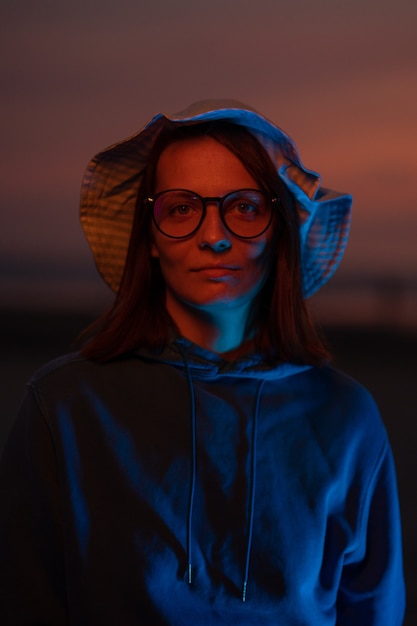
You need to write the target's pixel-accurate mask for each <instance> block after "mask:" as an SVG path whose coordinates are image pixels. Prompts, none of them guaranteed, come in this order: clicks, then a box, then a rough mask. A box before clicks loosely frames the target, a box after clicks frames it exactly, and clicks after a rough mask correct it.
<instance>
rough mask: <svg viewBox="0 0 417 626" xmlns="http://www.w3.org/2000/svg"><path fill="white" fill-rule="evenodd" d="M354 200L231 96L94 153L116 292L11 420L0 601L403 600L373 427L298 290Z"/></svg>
mask: <svg viewBox="0 0 417 626" xmlns="http://www.w3.org/2000/svg"><path fill="white" fill-rule="evenodd" d="M350 206H351V198H350V197H349V196H346V195H340V194H336V193H334V192H331V191H329V190H325V189H322V188H321V187H320V181H319V178H318V176H317V175H316V174H314V173H313V172H309V171H307V170H306V169H305V168H304V167H303V166H302V164H301V162H300V159H299V157H298V153H297V151H296V148H295V146H294V144H293V142H292V141H291V139H289V138H288V137H287V136H286V135H285V134H284V133H283V132H282V131H280V130H279V129H278V128H277V127H275V126H274V125H273V124H271V123H270V122H269V121H267V120H266V119H265V118H264V117H262V116H261V115H259V114H258V113H256V112H255V111H253V110H252V109H250V108H248V107H245V106H244V105H241V104H239V103H236V102H233V101H227V102H211V103H199V104H197V105H194V106H193V107H191V108H190V109H189V110H187V111H186V112H184V113H181V114H179V115H176V116H173V117H168V116H163V115H157V116H156V117H155V118H154V119H153V120H152V121H151V122H150V123H149V124H148V125H147V126H146V127H145V128H144V129H143V130H142V131H141V132H140V133H138V134H137V135H135V136H134V137H131V138H130V139H128V140H126V141H124V142H121V143H120V144H117V145H115V146H112V147H110V148H109V149H108V150H106V151H104V152H102V153H100V154H99V155H97V156H96V157H95V159H93V160H92V162H91V163H90V165H89V167H88V169H87V173H86V176H85V179H84V185H83V194H82V203H81V218H82V223H83V227H84V230H85V232H86V235H87V238H88V240H89V243H90V245H91V248H92V250H93V253H94V255H95V259H96V263H97V266H98V269H99V271H100V272H101V274H102V276H103V277H104V279H105V280H106V281H107V282H108V284H109V285H110V286H111V287H112V288H113V289H114V290H115V291H116V292H117V296H116V299H115V303H114V305H113V307H112V308H111V309H110V311H109V312H108V313H107V314H106V315H104V316H103V317H102V318H101V319H100V320H98V322H97V323H96V324H95V325H93V328H92V329H90V330H89V332H88V339H85V344H84V346H83V348H82V350H81V354H75V355H70V356H67V357H64V358H63V359H61V360H58V361H55V362H53V363H52V364H49V365H47V366H46V367H45V368H44V369H43V370H42V371H41V372H38V373H37V374H36V376H35V377H34V378H33V379H32V381H31V382H30V383H29V385H28V390H27V395H26V398H25V401H24V403H23V406H22V408H21V411H20V415H19V417H18V419H17V421H16V424H15V426H14V429H13V432H12V435H11V437H10V440H9V444H8V447H7V449H6V452H5V455H4V459H3V462H2V470H1V485H2V492H3V496H2V499H3V504H4V507H3V510H2V512H1V522H0V523H1V526H0V528H1V552H2V560H1V564H0V570H1V577H0V580H1V593H2V596H1V606H0V617H1V618H2V619H3V621H4V623H7V624H22V625H23V624H39V623H42V624H54V625H55V624H56V625H58V624H59V625H61V624H77V625H80V624H89V625H90V626H91V625H93V624H97V625H100V626H102V625H107V624H109V625H110V624H123V625H126V626H128V625H129V624H175V625H176V624H181V625H184V624H191V623H193V624H195V623H197V624H213V625H214V624H240V625H243V624H265V625H266V624H268V625H269V624H300V625H301V624H305V625H307V624H309V625H314V626H316V625H319V624H320V625H322V624H323V625H335V624H338V625H341V624H344V625H347V624H349V625H355V626H358V625H365V624H366V626H370V625H382V624H383V625H384V626H388V625H398V624H401V623H402V617H403V612H404V588H403V577H402V563H401V538H400V522H399V513H398V502H397V494H396V484H395V473H394V468H393V463H392V456H391V452H390V447H389V444H388V441H387V436H386V433H385V430H384V428H383V426H382V423H381V420H380V417H379V415H378V411H377V409H376V407H375V405H374V402H373V400H372V399H371V398H370V396H369V394H368V393H367V392H366V391H365V390H364V389H363V388H362V387H360V386H359V385H358V384H357V383H355V382H354V381H352V380H351V379H349V378H347V377H345V376H343V375H342V374H340V373H339V372H336V371H335V370H333V369H332V368H330V367H329V366H328V365H327V364H326V360H327V353H326V350H325V348H324V346H323V344H322V342H321V340H320V338H319V337H318V336H317V334H316V332H315V330H314V328H313V325H312V323H311V321H310V319H309V316H308V311H307V309H306V305H305V298H306V297H307V296H308V295H310V294H311V293H313V292H314V291H315V290H317V289H318V288H319V287H320V286H321V285H322V284H323V283H324V282H325V281H326V280H327V279H328V278H329V277H330V275H331V274H332V273H333V271H334V270H335V268H336V267H337V265H338V263H339V260H340V258H341V256H342V253H343V250H344V246H345V243H346V238H347V232H348V225H349V219H350ZM129 240H130V244H129V245H128V241H129ZM127 248H128V250H127ZM3 621H2V622H1V623H3Z"/></svg>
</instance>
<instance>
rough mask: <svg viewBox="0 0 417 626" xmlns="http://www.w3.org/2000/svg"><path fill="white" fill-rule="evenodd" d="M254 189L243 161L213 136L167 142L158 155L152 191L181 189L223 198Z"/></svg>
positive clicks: (252, 179) (253, 181) (253, 183)
mask: <svg viewBox="0 0 417 626" xmlns="http://www.w3.org/2000/svg"><path fill="white" fill-rule="evenodd" d="M256 186H257V183H256V181H255V179H254V178H253V176H251V174H250V173H249V172H248V170H247V169H246V167H245V165H244V164H243V163H242V161H241V160H240V159H239V158H238V157H237V156H236V155H235V154H233V152H231V151H230V150H229V149H228V148H227V147H225V146H223V145H222V144H221V143H219V142H218V141H217V140H216V139H214V138H212V137H194V138H187V139H181V140H179V141H175V142H173V143H170V144H169V145H168V146H166V148H164V150H163V151H162V152H161V154H160V157H159V159H158V161H157V165H156V171H155V192H159V191H162V190H164V189H172V188H183V189H191V190H193V191H197V192H198V193H200V194H201V195H203V194H204V195H213V194H214V195H217V194H219V193H221V194H222V195H223V194H224V193H227V192H228V191H233V190H235V189H241V188H245V187H256ZM197 187H200V189H198V188H197Z"/></svg>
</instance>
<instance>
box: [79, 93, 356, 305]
mask: <svg viewBox="0 0 417 626" xmlns="http://www.w3.org/2000/svg"><path fill="white" fill-rule="evenodd" d="M210 120H227V121H230V122H233V123H234V124H238V125H240V126H244V127H245V128H247V130H249V131H250V132H251V133H252V134H253V135H254V136H255V137H256V138H257V139H258V141H259V142H260V143H261V144H262V145H263V147H264V148H265V149H266V151H267V153H268V154H269V156H270V158H271V160H272V162H273V163H274V165H275V167H276V170H277V173H278V175H279V176H280V178H281V180H282V181H283V183H284V184H285V186H286V187H287V189H288V191H289V193H290V195H291V197H292V198H293V200H294V204H295V207H296V209H297V211H298V213H299V216H300V243H301V272H302V289H303V294H304V296H305V297H308V296H310V295H312V294H313V293H314V292H316V291H317V290H318V289H319V288H320V287H321V286H322V285H323V284H324V283H325V282H326V281H327V280H328V279H329V278H330V277H331V276H332V274H333V273H334V271H335V270H336V268H337V267H338V265H339V263H340V260H341V258H342V256H343V252H344V250H345V247H346V243H347V238H348V234H349V225H350V217H351V206H352V198H351V196H350V195H348V194H341V193H337V192H335V191H331V190H328V189H325V188H322V187H321V181H320V176H319V175H318V174H317V173H316V172H313V171H311V170H308V169H306V168H305V167H304V166H303V164H302V163H301V159H300V157H299V155H298V151H297V148H296V146H295V143H294V142H293V140H292V139H291V138H290V137H289V136H288V135H287V134H286V133H284V132H283V131H282V130H281V129H280V128H279V127H277V126H276V125H275V124H273V123H272V122H270V121H269V120H268V119H267V118H265V117H264V116H262V115H261V114H259V113H258V112H257V111H255V110H254V109H251V108H250V107H248V106H246V105H243V104H241V103H239V102H236V101H234V100H221V101H203V102H199V103H196V104H194V105H192V106H191V107H189V108H188V109H186V110H185V111H182V112H180V113H176V114H174V115H168V114H162V113H159V114H157V115H155V117H153V118H152V119H151V120H150V122H148V124H146V125H145V126H144V127H143V128H142V129H141V130H140V131H139V132H138V133H136V134H134V135H132V136H131V137H128V138H127V139H125V140H123V141H121V142H118V143H116V144H113V145H112V146H110V147H109V148H106V149H105V150H103V151H101V152H99V153H98V154H97V155H96V156H95V157H94V158H93V159H91V161H90V163H89V164H88V166H87V169H86V172H85V175H84V178H83V183H82V188H81V210H80V218H81V224H82V227H83V230H84V233H85V235H86V237H87V241H88V243H89V245H90V248H91V250H92V252H93V255H94V258H95V262H96V266H97V269H98V271H99V273H100V274H101V276H102V277H103V279H104V280H105V282H106V283H107V284H108V285H109V286H110V287H111V289H113V290H114V291H116V292H117V291H118V289H119V285H120V282H121V279H122V275H123V271H124V265H125V260H126V254H127V249H128V246H129V241H130V234H131V229H132V222H133V216H134V212H135V208H136V198H137V194H138V190H139V187H140V184H141V181H142V177H143V172H144V169H145V167H146V164H147V161H148V158H149V154H150V152H151V150H152V147H153V145H154V143H155V141H156V140H157V138H158V136H159V134H160V133H161V132H162V131H163V130H164V129H165V128H168V127H174V126H177V125H192V124H198V123H201V122H206V121H210Z"/></svg>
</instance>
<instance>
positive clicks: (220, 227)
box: [151, 137, 273, 321]
mask: <svg viewBox="0 0 417 626" xmlns="http://www.w3.org/2000/svg"><path fill="white" fill-rule="evenodd" d="M249 188H251V189H259V185H258V183H257V182H256V180H255V179H254V178H253V177H252V176H251V175H250V174H249V172H248V171H247V170H246V169H245V167H244V165H243V164H242V162H241V161H240V160H239V159H238V158H237V157H236V156H235V155H234V154H233V153H232V152H230V150H228V149H227V148H225V147H224V146H222V145H221V144H220V143H218V142H217V141H216V140H214V139H212V138H211V137H198V138H191V139H184V140H180V141H176V142H175V143H172V144H170V145H169V146H168V147H167V148H165V149H164V150H163V152H162V153H161V156H160V158H159V160H158V163H157V167H156V179H155V193H159V192H161V191H165V190H168V189H189V190H191V191H195V192H196V193H198V194H199V195H200V196H202V197H222V196H224V195H226V194H228V193H230V192H232V191H236V190H238V189H249ZM272 236H273V227H270V228H269V229H268V230H267V231H266V232H265V233H263V234H262V235H260V236H259V237H257V238H255V239H239V237H236V236H235V235H233V234H232V233H230V232H229V231H228V230H227V228H226V227H225V226H224V224H223V222H222V220H221V218H220V213H219V209H218V205H217V204H214V203H213V204H211V203H208V204H207V212H206V216H205V218H204V220H203V223H202V224H201V226H200V228H199V229H198V230H197V232H196V233H194V234H193V235H191V236H189V237H187V238H185V239H171V238H169V237H166V236H165V235H163V234H162V233H161V232H159V231H158V230H157V229H156V227H155V226H153V241H152V246H151V254H152V256H153V257H156V258H158V259H159V262H160V267H161V271H162V275H163V277H164V280H165V284H166V307H167V310H168V312H169V313H170V314H171V316H172V317H173V319H174V321H177V320H176V317H177V315H178V314H179V311H180V310H181V308H184V307H185V308H187V310H188V311H189V310H190V308H191V309H194V310H195V312H196V313H197V312H198V311H204V312H206V313H209V314H213V315H215V314H216V311H217V312H218V313H219V314H220V313H221V312H224V311H225V310H226V309H230V310H237V309H241V310H244V308H246V310H247V311H249V309H250V305H251V303H252V302H253V300H254V298H255V297H256V295H257V294H258V293H259V290H260V289H261V287H262V285H263V284H264V282H265V279H266V276H267V274H268V271H269V266H270V256H271V254H270V248H271V245H270V244H271V239H272Z"/></svg>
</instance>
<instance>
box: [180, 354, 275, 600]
mask: <svg viewBox="0 0 417 626" xmlns="http://www.w3.org/2000/svg"><path fill="white" fill-rule="evenodd" d="M177 346H178V348H179V351H180V353H181V356H182V359H183V362H184V367H185V375H186V378H187V386H188V393H189V400H190V416H191V480H190V491H189V496H188V513H187V569H188V584H190V585H191V583H192V521H193V509H194V495H195V485H196V475H197V442H196V406H195V393H194V384H193V379H192V376H191V372H190V366H189V363H188V359H187V355H186V354H185V351H184V349H183V347H182V346H181V344H180V343H177ZM264 383H265V380H261V381H259V384H258V388H257V390H256V396H255V406H254V410H253V419H252V433H251V459H250V476H249V501H248V514H247V519H248V535H247V542H246V556H245V571H244V577H243V586H242V602H246V594H247V587H248V578H249V564H250V555H251V547H252V536H253V518H254V514H255V491H256V439H257V432H258V417H259V405H260V401H261V394H262V388H263V386H264Z"/></svg>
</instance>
